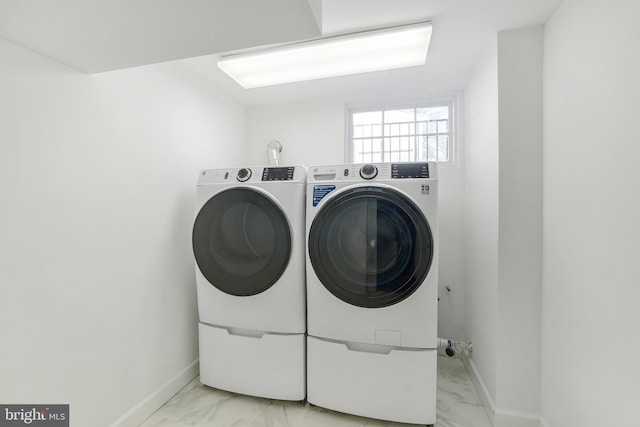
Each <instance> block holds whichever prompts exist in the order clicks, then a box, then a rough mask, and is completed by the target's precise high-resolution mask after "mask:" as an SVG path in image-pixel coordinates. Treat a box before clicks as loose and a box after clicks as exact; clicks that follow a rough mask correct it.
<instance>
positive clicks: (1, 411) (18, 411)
mask: <svg viewBox="0 0 640 427" xmlns="http://www.w3.org/2000/svg"><path fill="white" fill-rule="evenodd" d="M5 426H6V427H15V426H37V427H69V405H0V427H5Z"/></svg>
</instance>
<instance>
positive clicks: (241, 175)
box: [236, 168, 251, 182]
mask: <svg viewBox="0 0 640 427" xmlns="http://www.w3.org/2000/svg"><path fill="white" fill-rule="evenodd" d="M249 178H251V169H247V168H242V169H240V170H239V171H238V174H237V175H236V179H237V180H238V181H240V182H245V181H247V180H248V179H249Z"/></svg>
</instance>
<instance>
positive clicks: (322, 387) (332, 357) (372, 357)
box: [307, 336, 437, 424]
mask: <svg viewBox="0 0 640 427" xmlns="http://www.w3.org/2000/svg"><path fill="white" fill-rule="evenodd" d="M436 358H437V354H436V350H433V349H430V350H418V349H402V348H397V347H387V348H386V349H385V346H377V345H369V346H368V348H367V346H366V345H365V346H363V345H359V344H348V343H343V342H337V341H327V340H323V339H319V338H315V337H312V336H309V337H307V400H308V401H309V403H312V404H314V405H317V406H321V407H323V408H327V409H333V410H335V411H339V412H345V413H348V414H354V415H360V416H364V417H369V418H377V419H382V420H388V421H396V422H404V423H412V424H435V422H436V388H437V359H436Z"/></svg>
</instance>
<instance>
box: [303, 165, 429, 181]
mask: <svg viewBox="0 0 640 427" xmlns="http://www.w3.org/2000/svg"><path fill="white" fill-rule="evenodd" d="M309 172H310V173H309V179H310V180H313V181H362V180H365V181H378V180H385V179H387V180H388V179H391V180H396V179H431V180H435V179H436V164H435V163H429V162H406V163H367V164H359V165H357V164H356V165H353V164H351V165H349V164H347V165H335V166H318V167H313V168H311V169H310V170H309Z"/></svg>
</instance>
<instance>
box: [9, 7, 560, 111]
mask: <svg viewBox="0 0 640 427" xmlns="http://www.w3.org/2000/svg"><path fill="white" fill-rule="evenodd" d="M561 1H562V0H55V1H53V0H0V37H2V38H5V39H7V40H9V41H12V42H14V43H16V44H18V45H21V46H24V47H26V48H28V49H30V50H33V51H36V52H39V53H41V54H43V55H45V56H47V57H49V58H52V59H54V60H56V61H59V62H61V63H64V64H67V65H69V66H71V67H73V68H75V69H78V70H81V71H85V72H89V73H95V72H103V71H109V70H115V69H121V68H128V67H133V66H139V65H146V64H153V63H158V62H164V61H171V60H182V61H181V64H182V65H183V66H184V67H185V68H187V69H188V70H190V71H192V72H193V73H195V74H197V75H199V76H200V77H205V78H207V79H211V80H212V81H213V82H215V83H216V84H217V85H219V86H220V87H221V88H222V90H224V91H225V92H227V93H228V94H229V95H231V96H233V97H235V98H237V99H239V100H240V101H242V102H244V103H246V104H264V103H280V102H295V101H300V100H305V99H309V98H317V97H362V96H376V95H379V96H385V95H388V94H390V93H397V92H411V93H415V92H417V91H422V92H447V91H452V90H458V89H461V88H463V87H464V85H465V84H466V82H467V80H468V78H469V77H470V75H471V74H472V70H473V67H474V66H475V64H476V62H477V61H478V59H479V56H480V55H481V54H482V52H483V51H484V50H485V49H486V47H487V45H488V43H489V42H490V41H491V40H492V38H493V37H494V36H495V34H496V33H497V32H498V31H501V30H509V29H517V28H524V27H528V26H533V25H538V24H542V23H544V22H545V21H546V20H547V19H548V17H549V16H550V15H551V14H552V13H553V12H554V11H555V9H556V8H557V7H558V5H559V4H560V2H561ZM422 20H430V21H431V22H432V23H433V35H432V39H431V47H430V49H429V56H428V58H427V63H426V65H425V66H422V67H412V68H408V69H402V70H394V71H382V72H375V73H368V74H362V75H356V76H348V77H336V78H331V79H324V80H319V81H315V82H301V83H294V84H287V85H280V86H275V87H268V88H257V89H250V90H244V89H242V88H241V87H240V86H238V85H237V84H235V82H233V81H231V80H230V79H229V78H228V77H227V76H226V75H224V74H223V73H222V72H220V71H219V70H218V69H217V67H216V59H217V54H219V53H221V52H226V51H232V50H238V49H244V48H248V47H254V46H260V45H266V44H274V43H282V42H287V41H294V40H303V39H308V38H314V37H318V36H320V35H328V34H336V33H347V32H351V31H356V30H362V29H372V28H377V27H384V26H390V25H396V24H403V23H408V22H416V21H422ZM185 58H189V59H185Z"/></svg>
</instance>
